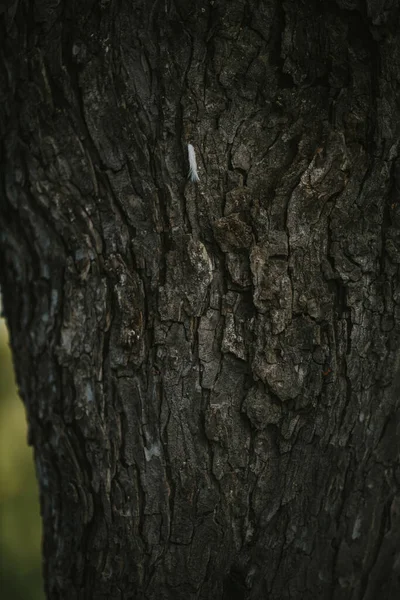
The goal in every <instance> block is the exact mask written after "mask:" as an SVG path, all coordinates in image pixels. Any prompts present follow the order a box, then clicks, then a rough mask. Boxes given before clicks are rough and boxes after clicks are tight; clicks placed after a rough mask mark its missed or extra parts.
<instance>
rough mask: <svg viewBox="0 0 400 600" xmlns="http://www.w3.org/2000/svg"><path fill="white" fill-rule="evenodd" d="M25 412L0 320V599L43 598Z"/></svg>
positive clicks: (34, 487)
mask: <svg viewBox="0 0 400 600" xmlns="http://www.w3.org/2000/svg"><path fill="white" fill-rule="evenodd" d="M26 439H27V425H26V418H25V409H24V406H23V404H22V401H21V399H20V398H19V397H18V393H17V389H16V385H15V378H14V369H13V364H12V359H11V352H10V348H9V345H8V332H7V328H6V325H5V322H4V320H3V319H1V318H0V596H1V599H2V600H43V598H44V594H43V586H42V575H41V548H40V544H41V521H40V509H39V498H38V487H37V482H36V478H35V471H34V464H33V456H32V449H31V448H29V446H28V445H27V441H26Z"/></svg>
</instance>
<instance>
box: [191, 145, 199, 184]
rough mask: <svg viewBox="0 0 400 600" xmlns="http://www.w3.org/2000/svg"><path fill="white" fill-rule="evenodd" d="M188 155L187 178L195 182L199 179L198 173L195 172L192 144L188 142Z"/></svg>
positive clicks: (194, 156)
mask: <svg viewBox="0 0 400 600" xmlns="http://www.w3.org/2000/svg"><path fill="white" fill-rule="evenodd" d="M188 155H189V167H190V168H189V175H188V177H189V179H190V181H193V182H194V183H196V182H197V181H200V179H199V176H198V173H197V162H196V153H195V151H194V148H193V146H192V144H188Z"/></svg>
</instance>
